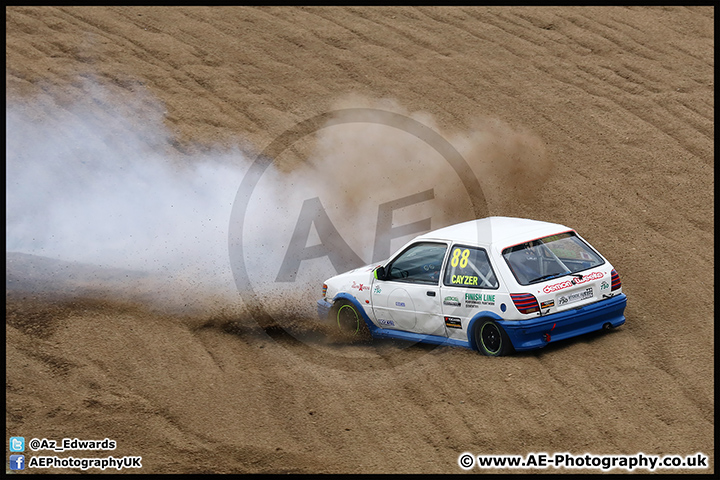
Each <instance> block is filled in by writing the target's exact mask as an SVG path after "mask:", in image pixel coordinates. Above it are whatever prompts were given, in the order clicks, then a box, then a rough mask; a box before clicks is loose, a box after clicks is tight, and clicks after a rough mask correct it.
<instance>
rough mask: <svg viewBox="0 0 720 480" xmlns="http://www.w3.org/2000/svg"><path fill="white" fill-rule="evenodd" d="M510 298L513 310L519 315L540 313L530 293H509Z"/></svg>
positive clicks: (535, 300)
mask: <svg viewBox="0 0 720 480" xmlns="http://www.w3.org/2000/svg"><path fill="white" fill-rule="evenodd" d="M510 297H511V298H512V301H513V303H514V304H515V308H517V309H518V311H519V312H520V313H535V312H539V311H540V306H539V305H538V302H537V298H535V296H534V295H532V294H530V293H511V294H510Z"/></svg>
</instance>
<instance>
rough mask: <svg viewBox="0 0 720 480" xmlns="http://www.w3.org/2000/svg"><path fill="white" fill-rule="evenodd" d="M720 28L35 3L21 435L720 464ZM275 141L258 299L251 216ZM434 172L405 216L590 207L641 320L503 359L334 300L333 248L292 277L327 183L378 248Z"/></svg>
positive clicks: (548, 214) (22, 24) (333, 456)
mask: <svg viewBox="0 0 720 480" xmlns="http://www.w3.org/2000/svg"><path fill="white" fill-rule="evenodd" d="M714 42H715V37H714V9H713V8H712V7H631V8H625V7H583V8H580V7H563V8H560V7H546V8H529V7H509V8H499V7H427V8H413V7H392V8H368V7H357V8H353V7H348V8H345V7H328V8H325V7H323V8H320V7H276V8H269V7H268V8H251V7H228V8H219V7H216V8H210V7H182V8H181V7H173V8H162V7H6V60H5V62H6V63H5V65H6V70H5V71H6V73H5V77H6V119H7V123H8V125H7V129H6V132H7V143H8V147H7V150H6V152H7V158H6V161H7V169H6V172H7V183H6V187H7V200H8V207H7V216H6V226H7V230H8V233H7V237H6V238H7V256H6V260H7V264H6V302H7V303H6V414H5V415H6V437H7V438H9V437H10V436H15V435H17V436H24V437H25V438H26V439H28V440H29V439H31V438H35V437H37V438H49V439H58V440H59V439H62V438H66V437H67V438H80V439H104V438H110V439H113V440H115V441H116V442H117V444H118V447H117V449H116V450H115V451H113V452H112V454H113V455H114V456H116V457H121V456H125V455H127V456H130V455H139V456H142V464H143V468H142V470H140V472H141V473H201V472H212V473H276V472H279V473H462V472H463V471H462V470H461V469H460V468H459V466H458V463H457V462H458V456H459V455H460V454H461V453H462V452H471V453H473V454H476V455H479V454H517V455H525V454H527V453H530V452H547V453H554V452H570V453H572V454H575V455H583V454H585V453H592V454H596V455H606V454H618V455H622V454H636V453H638V452H643V453H645V454H648V455H650V454H653V455H670V454H675V455H681V456H685V455H693V454H695V453H697V452H702V453H704V454H706V455H708V456H709V457H710V461H709V467H708V468H707V469H706V470H683V471H688V472H695V473H712V472H714V447H715V443H714V423H715V417H714V403H715V402H714V380H713V376H714V268H713V267H714V247H713V244H714V193H713V187H714V162H713V160H714V140H713V139H714ZM349 108H362V109H366V110H369V109H372V110H373V111H383V112H392V113H394V114H395V115H398V117H397V118H399V117H400V116H402V117H403V118H408V119H413V121H415V122H418V123H421V124H422V125H424V126H426V127H428V128H429V129H431V130H432V131H433V132H437V133H438V134H439V135H441V136H442V137H443V138H444V139H446V140H447V141H448V142H449V143H450V144H451V145H453V146H454V148H456V149H457V151H458V152H459V153H461V154H462V155H463V157H464V158H465V159H466V161H467V164H468V166H469V168H470V169H471V173H472V174H473V175H474V176H475V177H476V178H477V179H479V184H480V186H481V190H480V191H470V190H468V188H466V187H467V185H468V183H467V179H468V178H469V177H467V176H466V177H465V178H464V179H463V178H461V177H460V176H458V175H457V174H456V173H454V172H453V169H452V168H450V167H449V166H448V165H447V163H444V162H443V160H442V158H441V157H438V152H437V151H433V150H432V149H429V148H428V145H427V144H426V143H423V142H420V141H418V139H417V138H415V137H413V136H412V135H408V134H407V132H406V131H402V130H401V129H397V128H393V127H392V126H388V125H382V124H381V123H379V121H376V122H374V123H373V122H372V121H371V122H364V123H363V122H359V123H358V122H350V123H345V124H342V125H336V126H332V127H324V124H322V123H320V120H325V117H324V115H326V114H328V112H336V111H339V110H341V109H342V110H344V109H349ZM328 118H329V117H328ZM309 119H310V120H312V121H314V122H316V123H314V124H312V125H311V127H312V128H310V129H309V130H308V131H307V132H305V133H307V134H303V135H297V136H296V138H295V137H292V136H288V133H287V132H291V133H292V132H293V131H296V132H297V128H298V125H301V126H302V125H304V126H305V127H307V126H308V125H309V124H307V123H303V122H307V121H308V120H309ZM313 119H314V120H313ZM308 128H309V127H308ZM293 129H295V130H293ZM283 135H285V136H283ZM278 138H280V140H278ZM273 142H275V143H273ZM260 152H265V153H266V154H268V153H272V155H273V158H272V160H273V161H272V164H271V165H270V167H268V168H267V170H264V171H263V172H262V173H263V174H262V177H261V178H258V186H257V189H256V190H254V191H253V193H252V198H250V199H249V200H248V199H247V198H246V199H245V200H247V201H248V210H247V211H248V214H247V215H246V216H244V217H243V218H244V222H245V223H244V224H243V225H244V228H245V230H244V235H245V236H244V237H242V239H241V243H242V245H243V247H244V250H243V255H244V261H245V262H246V263H247V265H248V272H249V273H250V274H251V275H252V279H253V281H256V280H257V282H258V283H257V284H255V285H254V287H253V289H254V292H253V295H249V294H248V292H238V289H237V284H236V282H235V279H234V277H233V275H232V270H231V267H230V261H229V259H228V258H229V255H228V253H229V248H228V245H229V243H228V235H230V237H232V228H233V221H234V220H237V219H238V215H239V213H238V211H237V210H233V205H234V204H236V203H237V201H238V199H236V197H235V195H236V193H237V191H238V187H239V186H240V184H241V181H242V179H243V178H249V177H246V175H249V173H248V172H252V169H251V167H250V166H251V164H253V161H254V160H255V159H257V158H261V157H258V154H259V153H260ZM256 165H257V164H256ZM428 191H432V198H431V199H430V200H428V201H426V202H425V203H424V204H423V205H420V206H418V205H415V207H412V206H411V207H408V208H405V209H404V210H401V209H399V210H397V211H396V213H395V215H396V216H395V217H394V221H395V222H396V224H397V225H403V224H410V223H412V222H414V221H417V220H420V219H423V218H431V221H432V227H433V228H437V227H440V226H443V225H446V224H448V223H451V222H454V221H460V220H465V219H469V218H472V217H474V216H476V215H477V214H482V215H506V216H517V217H528V218H535V219H539V220H546V221H552V222H557V223H562V224H565V225H568V226H571V227H573V228H575V229H577V231H578V232H580V233H581V235H583V236H584V237H585V238H587V239H588V240H589V241H590V242H591V243H592V244H593V245H594V246H595V247H597V248H598V249H599V250H600V251H601V252H602V253H603V254H604V255H605V256H606V257H608V258H609V259H610V261H611V262H612V263H613V265H615V266H616V268H617V270H618V271H619V273H620V275H621V278H622V282H623V289H624V292H625V293H626V294H627V296H628V306H627V310H626V317H627V322H626V324H625V325H624V326H623V327H621V328H619V329H617V330H616V331H613V332H610V333H607V334H601V335H589V336H586V337H582V338H579V339H576V340H573V341H566V342H560V343H557V344H552V345H550V346H548V347H547V348H545V349H543V350H540V351H536V352H531V353H523V354H516V355H513V356H509V357H503V358H487V357H483V356H481V355H479V354H478V353H477V352H473V351H469V350H464V349H453V348H431V347H424V346H419V345H405V344H400V343H394V342H378V341H375V342H369V343H368V342H354V343H353V342H347V341H343V340H342V339H339V338H337V337H335V336H334V335H333V333H332V332H331V331H329V330H326V329H325V327H324V326H322V325H320V326H316V325H317V322H316V320H315V319H314V318H313V317H312V310H313V307H314V301H315V299H317V298H319V295H320V288H321V285H322V281H323V280H324V279H325V278H326V277H327V276H328V275H329V274H331V273H334V270H333V267H334V265H333V264H331V262H330V261H329V257H324V258H318V259H314V260H312V259H311V260H307V261H303V262H302V263H301V264H300V269H298V270H297V272H295V271H294V270H293V275H294V274H297V276H296V277H295V276H293V277H292V278H289V279H288V278H286V279H284V280H283V281H278V279H279V277H278V274H279V272H280V271H282V266H281V262H282V260H283V258H284V255H285V253H286V251H287V248H288V243H289V242H290V241H291V235H292V233H293V231H294V230H293V229H294V228H295V226H296V224H297V219H298V218H299V215H300V212H301V208H302V207H303V206H305V207H307V208H309V207H311V206H313V205H315V206H317V205H318V203H312V202H311V201H310V200H312V199H313V198H317V199H319V202H320V204H321V205H322V207H323V209H324V210H323V211H325V212H326V214H327V215H328V218H329V219H330V220H331V222H332V223H333V225H334V226H335V227H336V228H337V230H338V232H339V235H340V236H341V237H342V238H344V239H345V241H346V242H347V245H348V246H349V247H350V248H351V249H352V250H353V251H354V252H356V254H357V255H358V256H359V257H360V258H361V259H363V260H364V261H366V262H368V263H369V262H370V261H372V259H371V257H372V255H373V242H374V232H375V225H376V221H377V217H378V208H379V206H380V205H383V204H388V202H393V201H397V200H398V199H400V198H404V197H407V196H410V195H415V194H418V193H422V192H428ZM229 232H230V233H229ZM317 235H318V233H317V232H315V231H314V230H313V231H311V232H309V233H308V234H307V236H306V237H305V238H307V239H308V244H307V245H312V243H313V241H314V240H313V239H314V236H315V237H316V236H317ZM407 239H409V237H408V238H405V241H406V240H407ZM398 242H400V243H399V244H402V242H403V238H396V239H394V241H393V243H392V246H393V247H396V246H397V245H399V244H398ZM230 245H231V249H232V241H230ZM230 253H232V252H230ZM339 261H340V260H338V262H339ZM248 299H251V300H253V301H255V300H257V301H258V302H259V305H261V306H262V308H263V309H264V311H265V313H266V314H267V315H269V316H270V317H271V322H270V324H268V323H267V322H265V323H264V324H262V323H263V322H259V321H258V318H256V315H255V313H256V312H257V310H256V306H254V305H251V301H249V300H248ZM308 312H310V313H308ZM265 320H267V319H265ZM261 324H262V325H261ZM261 327H263V328H261ZM77 453H78V452H73V454H74V455H76V456H77ZM85 453H87V454H88V456H105V455H106V452H98V451H93V452H85ZM90 453H91V454H92V455H90ZM31 454H32V452H26V455H27V456H28V457H29V456H30V455H31ZM57 455H58V456H69V454H68V453H67V452H65V453H62V454H61V453H58V454H57ZM32 471H33V472H35V470H32ZM38 471H43V470H38ZM44 471H48V470H44ZM49 471H52V472H60V471H64V472H67V471H71V472H80V471H81V470H79V469H71V470H59V469H51V470H49ZM128 471H131V472H132V470H128ZM472 471H474V472H476V473H478V472H480V470H478V469H475V470H472ZM522 471H535V472H541V473H552V472H555V470H553V469H548V470H531V469H530V470H522ZM106 472H107V471H106ZM498 472H500V473H514V472H515V471H512V470H498ZM558 472H562V473H575V472H576V471H574V470H558ZM581 472H583V473H585V472H588V473H597V471H593V470H587V471H581ZM614 472H620V473H622V472H625V471H624V470H614ZM641 472H642V470H641Z"/></svg>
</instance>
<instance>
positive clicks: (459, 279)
mask: <svg viewBox="0 0 720 480" xmlns="http://www.w3.org/2000/svg"><path fill="white" fill-rule="evenodd" d="M451 282H452V283H454V284H456V285H477V284H478V277H475V276H469V275H453V276H452V280H451Z"/></svg>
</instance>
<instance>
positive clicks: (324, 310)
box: [317, 298, 332, 320]
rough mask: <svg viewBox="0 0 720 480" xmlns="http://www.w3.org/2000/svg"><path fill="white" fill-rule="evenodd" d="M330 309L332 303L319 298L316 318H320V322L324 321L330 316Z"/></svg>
mask: <svg viewBox="0 0 720 480" xmlns="http://www.w3.org/2000/svg"><path fill="white" fill-rule="evenodd" d="M331 308H332V303H330V302H328V301H327V300H325V299H324V298H321V299H320V300H318V301H317V312H318V317H320V319H321V320H326V319H327V318H328V315H329V314H330V309H331Z"/></svg>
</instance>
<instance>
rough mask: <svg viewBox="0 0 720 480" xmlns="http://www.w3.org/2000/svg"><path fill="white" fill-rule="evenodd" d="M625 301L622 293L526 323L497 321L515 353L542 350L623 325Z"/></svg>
mask: <svg viewBox="0 0 720 480" xmlns="http://www.w3.org/2000/svg"><path fill="white" fill-rule="evenodd" d="M626 305H627V297H626V296H625V294H624V293H621V294H619V295H615V296H614V297H611V298H608V299H605V300H601V301H599V302H595V303H591V304H590V305H585V306H583V307H579V308H575V309H572V310H566V311H564V312H559V313H554V314H552V315H545V316H542V317H536V318H532V319H528V320H498V322H497V323H499V324H500V325H502V327H503V328H504V329H505V332H506V333H507V334H508V337H510V341H511V342H512V344H513V347H514V348H515V350H530V349H533V348H539V347H544V346H545V345H547V344H548V343H549V342H555V341H558V340H563V339H566V338H571V337H575V336H577V335H583V334H585V333H590V332H593V331H596V330H601V329H602V328H603V327H604V326H606V325H610V326H612V327H618V326H620V325H622V324H623V323H625V315H624V313H625V306H626Z"/></svg>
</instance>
